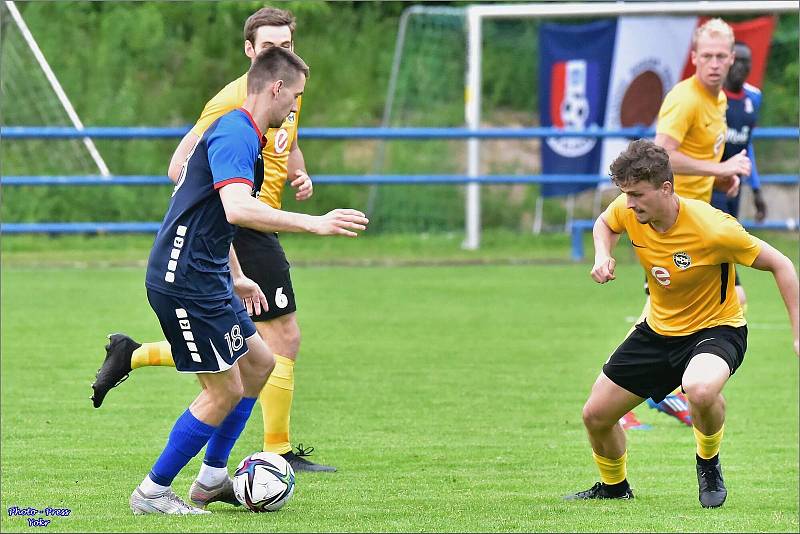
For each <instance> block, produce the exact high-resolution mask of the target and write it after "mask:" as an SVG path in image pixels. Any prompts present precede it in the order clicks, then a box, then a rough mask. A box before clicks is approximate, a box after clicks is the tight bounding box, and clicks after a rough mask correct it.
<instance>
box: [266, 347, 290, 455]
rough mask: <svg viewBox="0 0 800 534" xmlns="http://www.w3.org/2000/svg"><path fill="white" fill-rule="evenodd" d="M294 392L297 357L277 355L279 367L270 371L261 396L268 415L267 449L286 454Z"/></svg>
mask: <svg viewBox="0 0 800 534" xmlns="http://www.w3.org/2000/svg"><path fill="white" fill-rule="evenodd" d="M293 396H294V360H291V359H289V358H286V357H285V356H280V355H278V354H276V355H275V369H273V370H272V374H271V375H269V380H267V383H266V385H265V386H264V389H262V390H261V395H259V397H258V399H259V401H261V414H262V415H263V417H264V450H265V451H266V452H274V453H277V454H284V453H286V452H289V451H291V450H292V445H291V444H290V443H289V416H290V415H291V411H292V397H293Z"/></svg>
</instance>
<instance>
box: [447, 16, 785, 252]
mask: <svg viewBox="0 0 800 534" xmlns="http://www.w3.org/2000/svg"><path fill="white" fill-rule="evenodd" d="M798 8H799V6H798V2H797V1H758V2H753V1H713V2H712V1H699V2H664V1H660V2H659V1H654V2H597V3H594V2H592V3H558V4H548V3H541V4H478V5H471V6H468V7H467V8H466V17H467V74H466V91H465V100H464V116H465V119H466V125H467V128H469V129H470V130H479V129H480V122H481V83H482V81H483V80H482V74H481V56H482V38H483V37H482V33H481V30H482V23H483V20H484V19H499V18H523V17H525V18H530V17H540V18H552V17H565V16H568V17H598V16H620V15H709V14H723V13H745V14H746V13H785V12H791V11H798ZM467 143H468V145H467V174H468V176H470V177H474V176H478V175H479V174H480V139H478V138H474V137H473V138H470V139H469V140H468V141H467ZM480 195H481V189H480V184H479V183H477V182H470V183H468V184H467V185H466V202H465V212H466V213H465V220H466V223H465V226H466V228H465V231H466V237H465V239H464V243H463V245H462V246H463V248H465V249H467V250H475V249H477V248H478V247H479V246H480V239H481V205H480V200H481V196H480Z"/></svg>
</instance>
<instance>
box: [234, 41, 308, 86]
mask: <svg viewBox="0 0 800 534" xmlns="http://www.w3.org/2000/svg"><path fill="white" fill-rule="evenodd" d="M301 73H302V74H303V76H305V77H306V78H308V75H309V70H308V65H306V63H305V61H303V60H302V59H300V56H298V55H297V54H295V53H294V52H292V51H290V50H286V49H285V48H281V47H279V46H273V47H270V48H267V49H266V50H264V51H263V52H261V53H259V54H258V55H257V56H256V59H255V60H254V61H253V64H252V65H250V70H248V71H247V94H248V95H251V94H254V93H258V92H259V91H262V90H263V89H264V86H265V85H266V84H268V83H271V82H275V81H277V80H283V81H284V82H286V83H293V82H294V81H295V80H296V79H297V77H298V76H300V74H301Z"/></svg>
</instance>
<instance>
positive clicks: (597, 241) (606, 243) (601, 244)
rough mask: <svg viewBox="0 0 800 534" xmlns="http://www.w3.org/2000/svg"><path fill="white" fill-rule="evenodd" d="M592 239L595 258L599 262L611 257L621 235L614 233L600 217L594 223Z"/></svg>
mask: <svg viewBox="0 0 800 534" xmlns="http://www.w3.org/2000/svg"><path fill="white" fill-rule="evenodd" d="M592 239H593V240H594V258H595V262H597V261H599V260H604V259H606V258H610V257H611V252H612V251H613V250H614V246H616V244H617V241H619V234H618V233H616V232H613V231H612V230H611V228H609V227H608V225H607V224H606V222H605V221H604V220H603V217H602V216H600V217H598V218H597V220H596V221H595V222H594V227H593V228H592Z"/></svg>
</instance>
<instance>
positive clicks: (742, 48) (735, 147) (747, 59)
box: [711, 42, 767, 311]
mask: <svg viewBox="0 0 800 534" xmlns="http://www.w3.org/2000/svg"><path fill="white" fill-rule="evenodd" d="M734 50H735V52H736V59H735V60H734V62H733V65H732V66H731V68H730V70H729V71H728V76H727V77H726V78H725V85H724V91H725V94H726V95H727V97H728V109H727V110H726V112H725V120H726V121H727V123H728V132H727V137H726V139H725V150H724V151H723V153H722V161H725V160H727V159H729V158H731V157H733V156H734V155H736V154H739V153H740V152H741V151H742V150H746V151H747V157H749V158H750V163H751V172H750V176H749V179H748V180H747V182H748V183H749V184H750V187H751V188H752V190H753V202H754V204H755V208H756V220H757V221H759V222H760V221H763V220H764V218H765V217H766V216H767V205H766V203H765V202H764V198H763V196H762V195H761V182H760V181H759V179H758V170H757V169H756V155H755V152H754V151H753V140H752V136H753V128H755V126H756V123H757V122H758V112H759V110H760V108H761V91H760V90H759V89H758V88H757V87H755V86H753V85H750V84H749V83H746V82H745V80H746V79H747V77H748V76H749V75H750V69H751V67H752V55H753V54H752V52H751V51H750V47H749V46H747V45H746V44H744V43H741V42H737V43H736V44H735V47H734ZM741 178H742V183H744V182H745V177H744V176H742V177H741ZM739 191H740V192H739V193H738V194H736V196H733V197H728V196H726V195H725V193H723V192H721V191H714V194H713V195H712V197H711V204H712V205H713V206H714V207H715V208H717V209H720V210H722V211H724V212H725V213H729V214H731V215H733V216H734V217H737V218H738V217H739V198H740V194H741V189H740V190H739ZM736 293H737V295H738V296H739V303H740V304H741V305H742V308H743V309H744V310H745V311H747V295H746V294H745V292H744V289H743V288H742V285H741V283H740V281H739V273H738V272H737V273H736Z"/></svg>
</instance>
